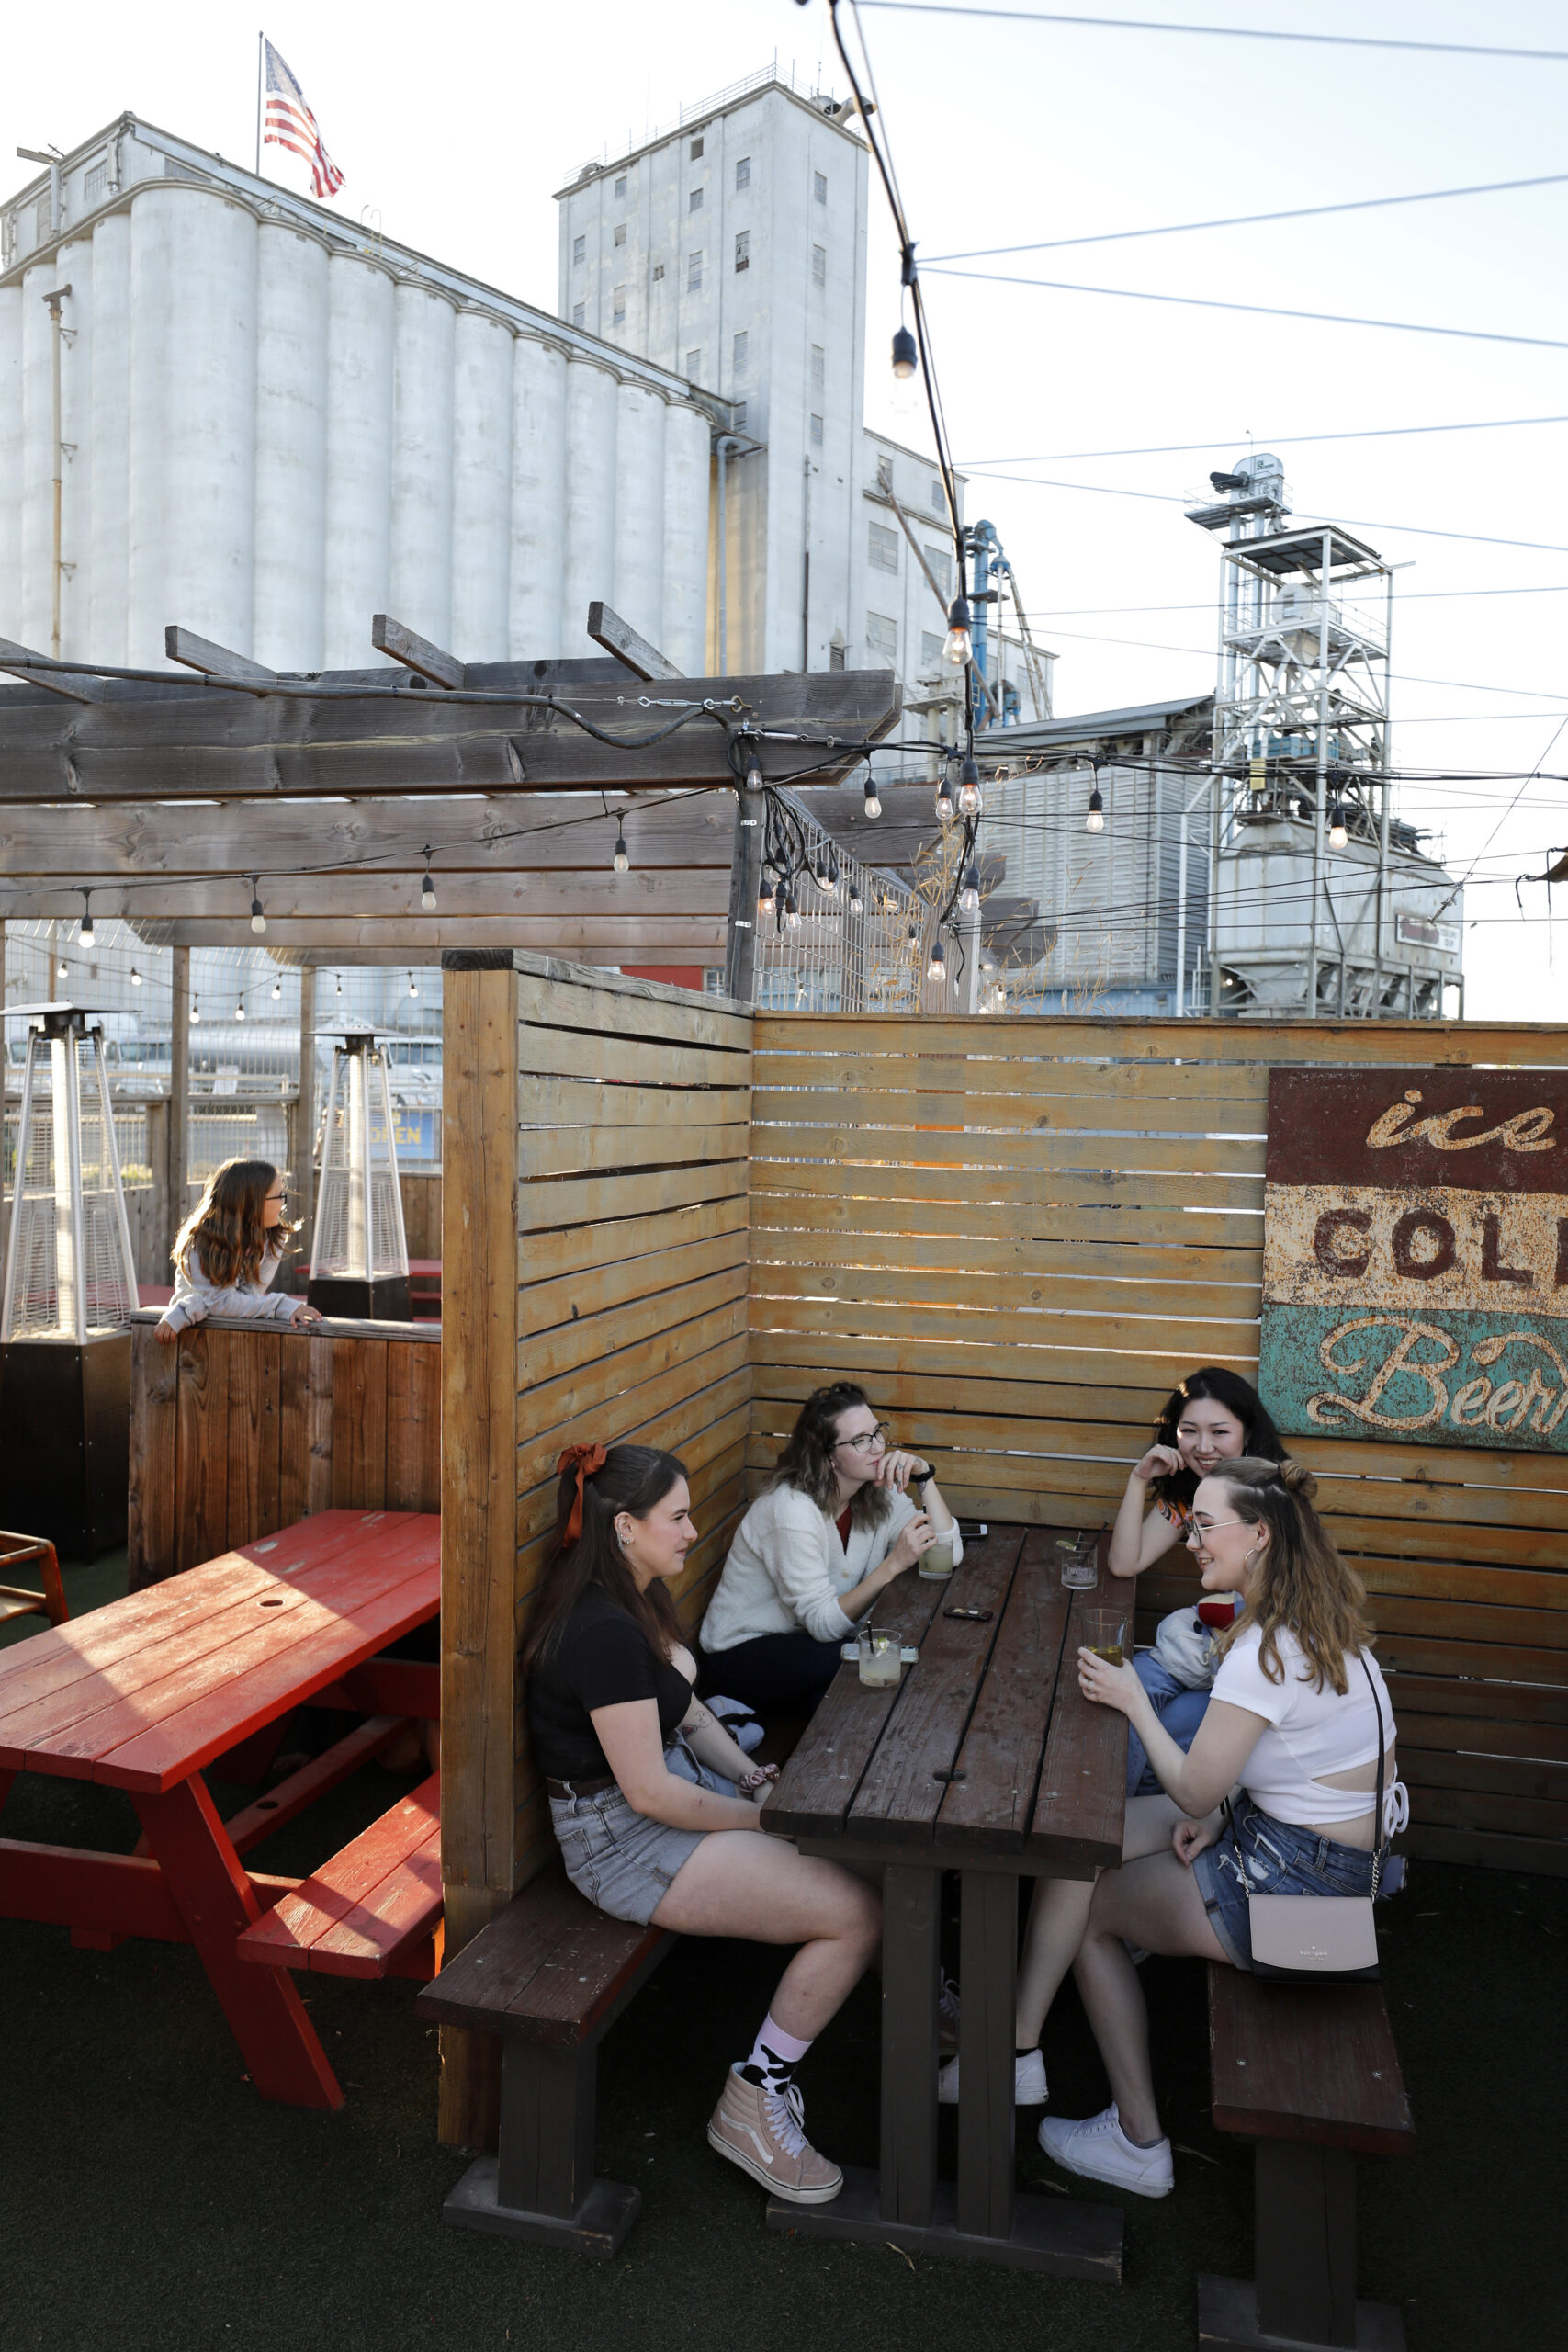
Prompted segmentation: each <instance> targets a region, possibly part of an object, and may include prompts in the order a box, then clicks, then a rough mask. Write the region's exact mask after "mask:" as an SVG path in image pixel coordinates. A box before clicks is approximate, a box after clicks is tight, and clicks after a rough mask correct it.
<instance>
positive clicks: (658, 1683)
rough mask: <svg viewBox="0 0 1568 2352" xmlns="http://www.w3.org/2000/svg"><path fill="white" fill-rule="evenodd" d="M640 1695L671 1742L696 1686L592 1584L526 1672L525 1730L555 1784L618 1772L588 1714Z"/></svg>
mask: <svg viewBox="0 0 1568 2352" xmlns="http://www.w3.org/2000/svg"><path fill="white" fill-rule="evenodd" d="M635 1699H652V1700H655V1701H656V1702H657V1703H658V1707H659V1731H660V1738H661V1739H662V1740H663V1742H664V1744H665V1745H666V1746H667V1747H668V1745H669V1743H670V1740H671V1736H672V1735H673V1733H674V1731H675V1729H676V1727H677V1725H678V1724H680V1723H681V1722H682V1720H683V1718H684V1717H685V1715H686V1714H687V1713H688V1712H689V1711H690V1708H691V1704H692V1686H691V1684H690V1683H689V1682H688V1681H687V1679H686V1678H685V1676H684V1675H683V1674H682V1672H681V1669H680V1668H679V1667H676V1666H671V1664H670V1662H669V1660H668V1659H667V1658H663V1657H660V1655H659V1653H658V1652H657V1651H656V1650H655V1649H654V1647H653V1645H652V1644H651V1643H650V1642H649V1639H648V1636H647V1634H645V1633H644V1632H643V1630H642V1628H641V1626H640V1625H638V1624H637V1623H636V1622H635V1620H634V1619H632V1618H630V1617H628V1616H627V1614H626V1611H625V1610H624V1609H621V1608H618V1607H617V1606H616V1604H615V1601H613V1600H611V1599H610V1597H609V1595H608V1593H606V1592H602V1591H600V1590H599V1589H598V1588H597V1587H596V1586H593V1585H590V1587H589V1589H588V1590H587V1591H586V1592H585V1593H584V1594H583V1595H582V1597H581V1600H579V1601H578V1602H577V1604H576V1606H575V1607H574V1608H573V1610H572V1611H571V1614H570V1616H569V1617H568V1619H567V1621H566V1623H565V1624H564V1625H563V1626H562V1627H561V1629H560V1632H559V1634H558V1637H557V1639H556V1642H555V1644H554V1645H553V1646H552V1648H551V1650H550V1652H549V1655H548V1657H546V1658H545V1659H544V1660H543V1661H542V1662H541V1663H540V1664H539V1665H537V1666H536V1667H535V1668H534V1670H533V1672H532V1673H531V1674H530V1675H529V1677H528V1696H527V1704H528V1728H529V1731H530V1732H531V1733H532V1735H533V1740H534V1755H535V1758H536V1762H537V1764H538V1767H539V1770H540V1771H541V1772H543V1773H544V1774H545V1775H546V1776H547V1778H548V1779H550V1780H552V1781H599V1780H604V1779H607V1778H611V1777H613V1776H612V1775H611V1772H610V1765H609V1759H608V1758H607V1757H606V1756H605V1754H604V1749H603V1748H602V1747H600V1745H599V1742H598V1739H597V1737H596V1736H595V1734H594V1730H593V1725H592V1722H591V1721H590V1716H591V1714H592V1710H593V1709H594V1708H595V1707H618V1706H621V1705H624V1704H625V1703H626V1702H628V1701H630V1700H635Z"/></svg>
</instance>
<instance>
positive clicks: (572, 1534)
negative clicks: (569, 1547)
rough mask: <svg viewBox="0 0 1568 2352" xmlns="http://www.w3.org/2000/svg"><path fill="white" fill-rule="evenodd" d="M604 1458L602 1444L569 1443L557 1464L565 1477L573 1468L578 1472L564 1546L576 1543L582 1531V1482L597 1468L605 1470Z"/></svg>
mask: <svg viewBox="0 0 1568 2352" xmlns="http://www.w3.org/2000/svg"><path fill="white" fill-rule="evenodd" d="M604 1458H605V1457H604V1447H603V1446H602V1445H569V1446H568V1447H567V1449H566V1452H565V1453H563V1454H562V1455H561V1458H560V1460H559V1461H558V1463H557V1464H556V1468H557V1470H558V1472H559V1474H560V1476H562V1477H563V1478H564V1477H566V1476H568V1474H569V1473H570V1472H571V1471H573V1470H575V1471H576V1473H577V1492H576V1494H575V1495H574V1496H573V1498H572V1503H571V1511H570V1517H569V1518H568V1520H567V1522H566V1527H565V1530H564V1531H563V1532H562V1535H561V1543H562V1544H563V1546H564V1545H566V1544H575V1543H576V1541H577V1539H578V1537H579V1536H580V1535H581V1532H582V1482H583V1480H584V1478H592V1476H593V1474H594V1472H595V1471H596V1470H603V1468H604Z"/></svg>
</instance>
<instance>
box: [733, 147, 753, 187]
mask: <svg viewBox="0 0 1568 2352" xmlns="http://www.w3.org/2000/svg"><path fill="white" fill-rule="evenodd" d="M750 185H751V158H750V155H742V156H741V157H740V160H739V163H738V164H736V166H735V186H736V190H737V193H739V190H740V189H741V188H743V187H750Z"/></svg>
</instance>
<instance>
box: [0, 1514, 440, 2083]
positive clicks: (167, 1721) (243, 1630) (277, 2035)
mask: <svg viewBox="0 0 1568 2352" xmlns="http://www.w3.org/2000/svg"><path fill="white" fill-rule="evenodd" d="M440 1538H441V1522H440V1519H439V1516H438V1515H436V1514H434V1513H432V1512H417V1511H362V1510H329V1511H322V1512H321V1513H319V1514H318V1515H317V1516H316V1517H315V1518H312V1519H309V1520H305V1521H301V1522H300V1524H299V1526H297V1527H292V1528H286V1529H285V1530H283V1531H282V1532H281V1533H279V1534H277V1535H273V1536H268V1537H265V1538H264V1539H262V1540H261V1541H259V1542H257V1543H254V1544H244V1545H243V1546H242V1547H241V1548H240V1549H239V1550H238V1551H234V1552H227V1553H225V1554H224V1555H222V1557H221V1558H220V1559H216V1560H209V1561H208V1562H207V1563H206V1564H205V1565H204V1566H200V1567H195V1568H191V1569H188V1570H187V1571H186V1574H185V1575H183V1576H178V1577H171V1578H170V1579H169V1580H168V1581H167V1582H166V1583H164V1584H158V1585H153V1586H152V1587H150V1588H149V1589H146V1590H144V1591H141V1592H137V1593H132V1594H130V1595H129V1596H128V1597H127V1598H126V1599H125V1600H117V1601H111V1602H110V1603H109V1604H108V1606H107V1607H106V1608H103V1609H97V1610H95V1611H92V1613H91V1614H90V1615H88V1616H85V1617H79V1618H75V1619H73V1620H72V1622H71V1623H68V1624H64V1625H61V1626H59V1627H57V1628H55V1629H54V1630H53V1631H51V1632H50V1633H47V1634H36V1635H35V1636H34V1637H33V1638H32V1639H31V1640H29V1641H25V1642H19V1643H17V1645H14V1646H13V1647H11V1648H8V1649H6V1650H5V1651H0V1804H4V1802H5V1799H6V1793H7V1792H8V1791H9V1789H10V1786H11V1782H12V1781H13V1779H14V1778H15V1776H16V1774H17V1772H44V1773H49V1774H51V1775H53V1776H54V1777H56V1778H59V1779H62V1780H83V1781H99V1782H101V1783H103V1784H105V1785H106V1786H107V1787H110V1788H118V1789H124V1790H125V1791H126V1792H127V1793H128V1795H129V1796H130V1801H131V1803H132V1804H133V1805H134V1806H135V1808H136V1811H137V1814H138V1815H139V1816H140V1819H141V1826H142V1828H143V1831H144V1832H145V1837H144V1840H143V1843H144V1845H145V1847H146V1849H147V1851H146V1852H145V1853H143V1852H141V1850H139V1851H138V1852H136V1853H134V1854H106V1853H95V1852H91V1851H86V1850H79V1849H75V1848H73V1847H62V1846H44V1845H39V1844H34V1843H30V1842H28V1841H24V1840H18V1839H15V1838H0V1917H9V1918H17V1919H35V1920H43V1921H47V1922H51V1923H52V1924H54V1925H57V1926H62V1927H68V1928H71V1929H72V1931H73V1939H74V1940H79V1941H83V1942H86V1943H90V1944H96V1945H99V1946H101V1947H105V1948H107V1946H108V1945H109V1944H111V1943H112V1942H114V1941H118V1939H120V1938H122V1937H125V1936H151V1937H154V1938H158V1939H163V1940H164V1941H166V1942H171V1943H190V1944H194V1945H195V1946H196V1948H197V1951H198V1952H199V1954H200V1956H201V1961H202V1964H203V1966H204V1967H205V1969H206V1971H207V1973H208V1976H209V1980H210V1982H211V1985H212V1988H213V1990H214V1992H215V1993H216V1994H217V1996H218V1998H219V2000H220V2003H221V2004H222V2007H223V2012H224V2015H225V2016H226V2017H227V2018H228V2020H229V2023H230V2025H231V2028H232V2029H233V2032H234V2038H235V2040H236V2041H238V2043H239V2045H240V2048H241V2050H242V2052H243V2054H244V2059H245V2064H246V2066H247V2068H248V2069H249V2072H250V2075H251V2079H252V2080H253V2082H254V2084H255V2086H256V2087H257V2089H258V2090H259V2091H260V2092H261V2093H262V2096H263V2097H264V2098H274V2099H280V2100H285V2101H288V2102H289V2103H291V2104H293V2105H295V2106H300V2107H341V2106H342V2105H343V2093H342V2091H341V2090H340V2089H339V2087H338V2085H337V2083H336V2081H335V2079H334V2077H333V2071H332V2068H331V2066H330V2065H329V2064H328V2063H327V2057H326V2052H324V2050H323V2049H322V2048H321V2043H320V2041H318V2039H317V2037H316V2034H315V2031H314V2029H313V2028H312V2026H311V2024H310V2018H308V2016H307V2015H306V2012H305V2009H304V2007H303V2005H302V2003H301V2001H300V1999H299V1993H298V1992H297V1990H296V1989H295V1986H294V1984H293V1982H292V1979H291V1978H290V1976H289V1975H288V1973H285V1972H284V1971H281V1970H278V1969H275V1968H267V1967H256V1966H254V1965H253V1966H243V1965H241V1962H240V1959H239V1956H238V1955H237V1953H236V1950H235V1946H236V1939H238V1938H239V1937H240V1936H241V1935H243V1933H244V1931H245V1929H246V1928H249V1927H251V1926H253V1925H254V1923H255V1922H256V1921H257V1920H258V1919H259V1918H260V1917H262V1915H263V1913H264V1912H265V1911H266V1910H267V1909H269V1908H270V1906H271V1905H274V1904H276V1903H277V1902H278V1901H280V1900H281V1899H282V1898H283V1897H284V1896H286V1895H288V1894H292V1893H293V1892H294V1889H295V1887H296V1885H297V1884H298V1883H299V1882H297V1881H295V1880H293V1879H288V1878H276V1877H271V1876H267V1875H264V1874H262V1873H260V1872H255V1871H247V1870H246V1869H245V1867H244V1865H243V1862H242V1861H241V1860H240V1856H241V1854H242V1853H243V1851H244V1850H245V1849H246V1848H247V1847H248V1846H252V1845H255V1844H258V1843H259V1842H260V1841H261V1839H262V1838H265V1837H267V1836H270V1835H271V1833H272V1832H273V1830H275V1829H276V1828H278V1827H280V1826H282V1824H283V1823H284V1822H286V1821H288V1820H290V1819H292V1818H293V1817H295V1815H297V1814H299V1812H301V1811H302V1810H304V1807H305V1805H306V1804H308V1803H310V1802H312V1801H313V1800H314V1798H315V1797H317V1796H319V1795H320V1794H321V1792H323V1791H324V1790H325V1789H327V1788H330V1787H332V1786H333V1784H334V1782H335V1781H338V1780H341V1779H343V1778H344V1777H346V1774H347V1772H348V1771H350V1770H355V1769H356V1768H357V1765H358V1764H359V1763H361V1762H363V1761H365V1760H367V1758H368V1757H369V1756H371V1755H373V1754H375V1753H376V1752H377V1747H378V1744H379V1745H380V1746H381V1747H385V1746H386V1745H387V1744H388V1742H389V1740H390V1738H391V1737H393V1736H395V1735H396V1733H397V1731H398V1730H399V1729H400V1722H399V1720H398V1719H399V1717H400V1716H402V1715H404V1714H409V1713H415V1712H423V1713H434V1712H436V1709H435V1707H434V1705H432V1704H430V1703H429V1702H430V1701H431V1700H433V1699H434V1668H423V1669H422V1668H417V1667H412V1666H410V1665H408V1664H407V1663H402V1662H399V1661H392V1660H388V1661H378V1660H377V1653H378V1651H379V1650H381V1649H383V1648H384V1647H385V1645H387V1644H388V1643H389V1642H390V1641H394V1640H396V1639H397V1637H398V1636H399V1635H400V1634H405V1633H407V1632H409V1631H410V1629H411V1628H412V1627H413V1626H415V1625H418V1624H421V1623H423V1622H424V1621H425V1620H426V1619H428V1618H431V1617H434V1615H435V1614H436V1612H437V1611H438V1610H439V1608H440V1604H441V1567H440V1549H441V1547H440ZM373 1661H374V1662H373ZM345 1678H346V1687H345V1680H344V1679H345ZM416 1684H417V1685H418V1688H417V1689H416V1687H415V1686H416ZM311 1698H320V1699H321V1700H322V1701H323V1702H325V1703H339V1704H347V1705H351V1706H355V1707H359V1708H363V1709H366V1710H369V1711H373V1710H374V1709H375V1708H377V1707H378V1706H383V1707H386V1706H390V1708H391V1709H392V1711H393V1712H392V1713H388V1714H385V1715H382V1716H380V1717H379V1718H378V1719H377V1721H376V1722H375V1723H373V1724H371V1725H368V1726H361V1727H360V1728H359V1729H358V1730H357V1731H355V1732H352V1733H350V1735H349V1736H348V1738H347V1739H346V1740H344V1741H342V1742H339V1743H338V1747H337V1748H336V1749H335V1750H332V1751H329V1754H328V1756H327V1757H324V1758H316V1759H315V1760H314V1762H313V1763H312V1764H310V1765H309V1766H307V1767H306V1768H305V1769H304V1770H302V1771H300V1772H299V1773H297V1774H295V1776H294V1778H293V1780H292V1781H285V1782H282V1783H280V1784H279V1785H278V1786H277V1787H276V1788H275V1789H273V1790H272V1791H270V1792H268V1794H267V1795H266V1796H265V1798H263V1799H261V1800H259V1801H258V1803H257V1804H254V1805H252V1806H250V1807H248V1808H247V1809H246V1810H245V1812H244V1813H243V1814H241V1815H236V1816H235V1817H234V1818H233V1819H231V1821H229V1822H228V1823H227V1824H225V1823H224V1822H222V1821H220V1819H219V1817H218V1814H217V1811H216V1809H215V1807H214V1805H213V1802H212V1799H211V1796H210V1795H209V1792H208V1788H207V1784H206V1781H205V1780H204V1779H203V1777H202V1768H203V1767H204V1766H205V1765H208V1764H210V1763H211V1762H212V1761H213V1759H214V1758H217V1757H221V1756H223V1755H225V1754H226V1753H227V1752H228V1751H229V1750H230V1749H231V1748H233V1747H236V1746H237V1745H238V1744H239V1743H240V1742H241V1741H243V1740H245V1739H247V1738H249V1737H250V1736H251V1735H253V1734H254V1733H256V1732H258V1731H260V1730H262V1729H264V1728H265V1726H266V1725H268V1724H276V1722H277V1721H278V1719H279V1718H280V1717H282V1716H283V1715H286V1714H287V1713H288V1712H289V1711H290V1709H292V1708H294V1707H297V1706H298V1705H299V1703H300V1702H301V1701H303V1700H306V1699H311ZM422 1701H423V1702H425V1703H423V1706H422V1705H421V1703H420V1702H422Z"/></svg>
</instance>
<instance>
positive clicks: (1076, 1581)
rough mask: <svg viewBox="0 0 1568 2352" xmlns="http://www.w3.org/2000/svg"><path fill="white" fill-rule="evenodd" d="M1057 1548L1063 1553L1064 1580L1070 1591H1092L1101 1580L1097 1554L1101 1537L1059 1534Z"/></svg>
mask: <svg viewBox="0 0 1568 2352" xmlns="http://www.w3.org/2000/svg"><path fill="white" fill-rule="evenodd" d="M1056 1544H1057V1548H1058V1550H1059V1551H1060V1553H1061V1555H1062V1582H1063V1583H1064V1584H1065V1585H1066V1588H1067V1590H1068V1591H1069V1592H1092V1591H1093V1589H1094V1588H1095V1586H1096V1585H1097V1584H1098V1583H1099V1581H1100V1566H1099V1561H1098V1559H1097V1556H1096V1555H1097V1554H1098V1552H1099V1549H1100V1544H1099V1539H1098V1537H1096V1536H1093V1535H1058V1536H1057V1538H1056Z"/></svg>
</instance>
